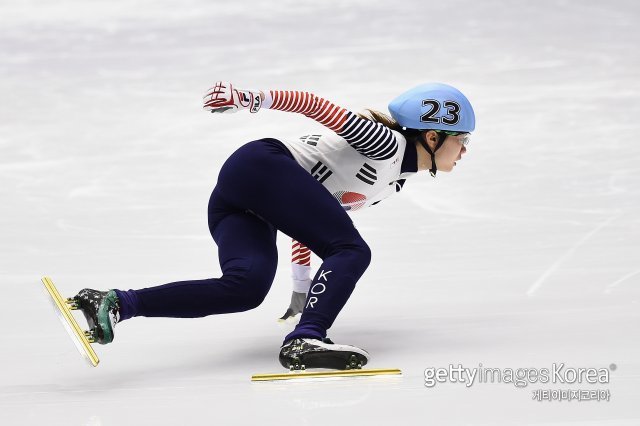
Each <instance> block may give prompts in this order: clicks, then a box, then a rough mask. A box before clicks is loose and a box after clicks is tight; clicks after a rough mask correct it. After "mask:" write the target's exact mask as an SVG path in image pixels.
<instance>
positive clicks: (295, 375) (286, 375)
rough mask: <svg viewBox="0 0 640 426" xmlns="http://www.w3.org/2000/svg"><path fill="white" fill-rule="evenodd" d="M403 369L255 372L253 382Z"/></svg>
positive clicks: (378, 373)
mask: <svg viewBox="0 0 640 426" xmlns="http://www.w3.org/2000/svg"><path fill="white" fill-rule="evenodd" d="M401 375H402V371H401V370H400V369H397V368H378V369H364V370H331V371H304V372H291V373H276V374H254V375H253V376H251V381H252V382H270V381H274V380H291V379H318V378H330V377H358V376H401Z"/></svg>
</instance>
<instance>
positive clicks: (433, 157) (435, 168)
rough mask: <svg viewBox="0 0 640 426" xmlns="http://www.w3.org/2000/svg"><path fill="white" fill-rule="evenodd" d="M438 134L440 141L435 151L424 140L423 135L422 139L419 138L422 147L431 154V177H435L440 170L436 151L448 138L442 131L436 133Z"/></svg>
mask: <svg viewBox="0 0 640 426" xmlns="http://www.w3.org/2000/svg"><path fill="white" fill-rule="evenodd" d="M436 134H437V135H438V143H437V145H436V149H434V150H433V151H432V150H431V148H429V145H428V144H427V143H426V142H425V141H424V138H423V137H422V135H420V139H419V140H420V144H421V145H422V147H423V148H424V149H425V150H426V151H427V152H428V153H429V155H430V156H431V168H430V169H429V173H431V177H434V178H435V177H436V173H437V172H438V166H436V151H437V150H438V149H440V147H441V146H442V144H443V143H444V140H445V139H446V138H447V137H446V136H444V137H442V135H440V133H436Z"/></svg>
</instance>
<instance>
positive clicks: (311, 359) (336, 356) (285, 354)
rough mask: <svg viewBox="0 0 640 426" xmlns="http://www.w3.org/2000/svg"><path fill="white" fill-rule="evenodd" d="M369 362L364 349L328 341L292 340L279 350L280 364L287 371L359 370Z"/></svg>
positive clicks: (367, 354)
mask: <svg viewBox="0 0 640 426" xmlns="http://www.w3.org/2000/svg"><path fill="white" fill-rule="evenodd" d="M368 361H369V353H368V352H367V351H365V350H364V349H360V348H357V347H355V346H349V345H336V344H334V343H333V342H332V341H331V340H329V339H323V340H317V339H306V338H305V339H293V340H289V341H288V342H286V343H285V344H284V345H283V346H282V347H281V348H280V364H282V366H283V367H284V368H288V369H289V370H304V369H307V368H329V369H332V370H351V369H360V368H362V366H363V365H366V364H367V362H368Z"/></svg>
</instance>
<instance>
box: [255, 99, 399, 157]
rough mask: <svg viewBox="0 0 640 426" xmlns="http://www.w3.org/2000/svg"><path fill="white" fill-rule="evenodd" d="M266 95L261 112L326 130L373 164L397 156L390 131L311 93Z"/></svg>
mask: <svg viewBox="0 0 640 426" xmlns="http://www.w3.org/2000/svg"><path fill="white" fill-rule="evenodd" d="M264 93H265V99H264V101H263V103H262V107H263V108H269V109H276V110H279V111H288V112H297V113H299V114H303V115H305V116H307V117H309V118H312V119H314V120H316V121H317V122H318V123H320V124H322V125H324V126H326V127H328V128H329V129H331V130H333V131H334V132H336V133H337V134H338V135H339V136H341V137H343V138H344V139H345V140H346V141H347V142H348V143H349V145H351V146H352V147H353V148H354V149H355V150H356V151H358V152H359V153H361V154H362V155H364V156H366V157H368V158H371V159H372V160H386V159H389V158H391V157H393V156H394V155H395V154H396V153H397V152H398V142H397V140H396V138H395V136H394V135H393V133H392V132H391V130H390V129H389V128H388V127H386V126H385V125H383V124H381V123H374V122H373V121H370V120H366V119H364V118H360V117H358V116H357V115H356V114H354V113H353V112H351V111H349V110H347V109H345V108H342V107H339V106H337V105H335V104H333V103H332V102H329V101H327V100H326V99H323V98H320V97H318V96H316V95H314V94H313V93H309V92H299V91H291V90H286V91H285V90H270V91H268V92H264Z"/></svg>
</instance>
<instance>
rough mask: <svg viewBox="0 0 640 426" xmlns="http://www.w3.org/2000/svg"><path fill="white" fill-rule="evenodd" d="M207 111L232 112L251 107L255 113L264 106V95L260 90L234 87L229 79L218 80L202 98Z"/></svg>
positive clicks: (250, 109) (251, 110)
mask: <svg viewBox="0 0 640 426" xmlns="http://www.w3.org/2000/svg"><path fill="white" fill-rule="evenodd" d="M202 99H203V102H204V106H203V107H202V108H203V109H204V110H205V111H211V112H220V113H225V112H226V113H232V112H236V111H238V110H241V109H249V111H250V112H252V113H255V112H258V111H259V110H260V107H261V106H262V96H261V93H260V92H252V91H250V90H238V89H234V88H233V86H232V85H231V83H229V82H227V81H218V82H216V84H215V85H214V86H213V87H211V88H210V89H209V90H207V94H206V95H204V97H203V98H202Z"/></svg>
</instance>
